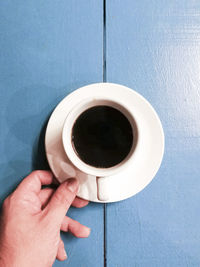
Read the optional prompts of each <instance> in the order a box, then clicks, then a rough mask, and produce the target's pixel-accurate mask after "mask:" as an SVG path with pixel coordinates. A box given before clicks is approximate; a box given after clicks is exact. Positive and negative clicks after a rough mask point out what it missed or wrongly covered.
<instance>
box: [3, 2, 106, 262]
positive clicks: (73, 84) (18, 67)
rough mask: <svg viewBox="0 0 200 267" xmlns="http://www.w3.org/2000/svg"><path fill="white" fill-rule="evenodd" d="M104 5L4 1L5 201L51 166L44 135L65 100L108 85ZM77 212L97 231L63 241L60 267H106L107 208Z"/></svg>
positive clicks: (73, 213) (92, 206) (76, 216)
mask: <svg viewBox="0 0 200 267" xmlns="http://www.w3.org/2000/svg"><path fill="white" fill-rule="evenodd" d="M102 12H103V10H102V1H92V0H87V1H78V0H76V1H74V0H73V1H71V0H70V1H64V0H59V1H57V0H55V1H38V0H34V1H24V0H20V1H17V2H13V1H10V0H7V1H3V2H1V6H0V106H1V117H0V129H1V130H0V138H1V143H0V154H1V157H0V197H1V201H2V200H3V198H4V197H5V196H6V195H7V194H8V193H9V192H10V191H11V190H12V189H13V188H14V187H15V186H16V184H17V183H19V182H20V181H21V179H22V177H24V176H26V175H27V174H28V173H29V172H30V171H31V170H33V169H46V168H48V165H47V163H46V159H45V153H44V132H45V126H46V122H47V120H48V118H49V116H50V113H51V112H52V110H53V109H54V107H55V106H56V105H57V104H58V102H59V101H60V100H61V99H62V98H63V97H64V96H66V95H67V94H68V93H70V92H71V91H73V90H75V89H77V88H79V87H80V86H83V85H86V84H89V83H93V82H101V81H102V77H103V75H102V66H103V64H102V53H103V52H102V29H103V18H102ZM70 215H71V216H72V217H73V218H74V219H77V220H79V221H80V222H82V223H85V224H86V225H88V226H89V227H91V228H92V229H93V231H92V233H91V236H90V237H89V238H88V239H83V240H77V239H76V238H73V237H71V236H68V235H63V239H64V242H65V245H66V249H67V252H68V257H69V259H68V261H67V262H64V263H59V262H56V263H55V265H54V266H73V267H75V266H79V267H85V266H87V267H89V266H91V267H93V266H97V267H98V266H103V206H102V205H95V204H90V205H89V206H88V207H86V208H84V209H83V210H76V209H72V210H71V211H70Z"/></svg>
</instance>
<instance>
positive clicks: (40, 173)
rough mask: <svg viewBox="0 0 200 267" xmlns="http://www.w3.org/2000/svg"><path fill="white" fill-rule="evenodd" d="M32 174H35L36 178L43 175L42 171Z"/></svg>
mask: <svg viewBox="0 0 200 267" xmlns="http://www.w3.org/2000/svg"><path fill="white" fill-rule="evenodd" d="M32 174H34V176H37V177H40V176H41V175H42V170H35V171H33V172H32Z"/></svg>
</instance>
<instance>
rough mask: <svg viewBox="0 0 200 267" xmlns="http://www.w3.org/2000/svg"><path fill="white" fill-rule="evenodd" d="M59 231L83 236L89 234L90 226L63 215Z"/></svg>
mask: <svg viewBox="0 0 200 267" xmlns="http://www.w3.org/2000/svg"><path fill="white" fill-rule="evenodd" d="M60 230H61V231H64V232H68V231H69V232H71V233H72V234H73V235H74V236H76V237H79V238H85V237H88V236H89V235H90V231H91V230H90V228H89V227H87V226H85V225H82V224H80V223H79V222H77V221H75V220H73V219H71V218H69V217H67V216H65V217H64V219H63V221H62V224H61V228H60Z"/></svg>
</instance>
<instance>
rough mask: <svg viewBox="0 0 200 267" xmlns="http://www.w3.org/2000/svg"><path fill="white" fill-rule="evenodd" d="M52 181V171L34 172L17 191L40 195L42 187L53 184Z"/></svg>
mask: <svg viewBox="0 0 200 267" xmlns="http://www.w3.org/2000/svg"><path fill="white" fill-rule="evenodd" d="M52 181H53V174H52V173H51V172H50V171H41V170H37V171H33V172H32V173H31V174H29V175H28V176H27V177H26V178H25V179H24V180H23V181H22V182H21V184H20V185H19V186H18V188H17V190H18V191H19V190H22V191H26V192H27V191H29V192H30V191H31V192H34V193H39V192H40V190H41V187H42V185H48V184H51V183H52Z"/></svg>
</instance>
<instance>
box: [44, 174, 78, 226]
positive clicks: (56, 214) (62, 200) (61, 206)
mask: <svg viewBox="0 0 200 267" xmlns="http://www.w3.org/2000/svg"><path fill="white" fill-rule="evenodd" d="M77 191H78V180H76V179H75V178H70V179H67V181H65V182H64V183H62V184H61V185H60V186H59V187H58V188H57V190H56V191H55V193H54V194H53V196H52V198H51V200H50V201H49V203H48V205H47V206H46V208H45V211H46V212H47V214H48V215H49V216H50V217H52V218H53V220H54V221H55V220H56V221H57V222H58V223H60V224H61V223H62V221H63V218H64V217H65V214H66V212H67V211H68V209H69V208H70V206H71V204H72V202H73V200H74V198H75V197H76V193H77Z"/></svg>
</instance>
